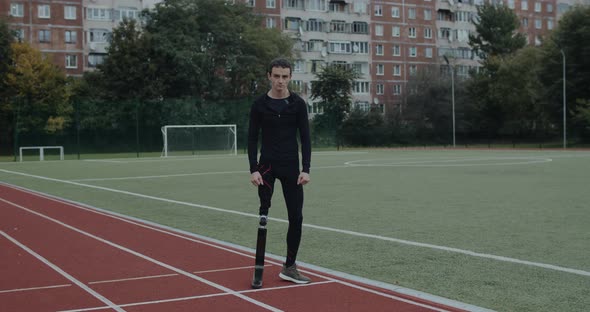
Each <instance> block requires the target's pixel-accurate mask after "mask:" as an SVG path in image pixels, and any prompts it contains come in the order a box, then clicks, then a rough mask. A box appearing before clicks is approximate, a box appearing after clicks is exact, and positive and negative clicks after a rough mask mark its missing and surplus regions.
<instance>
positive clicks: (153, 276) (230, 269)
mask: <svg viewBox="0 0 590 312" xmlns="http://www.w3.org/2000/svg"><path fill="white" fill-rule="evenodd" d="M268 266H270V265H265V267H268ZM253 268H254V266H245V267H238V268H227V269H217V270H206V271H194V272H193V273H194V274H203V273H214V272H226V271H236V270H244V269H253ZM172 276H179V275H178V274H176V273H171V274H160V275H148V276H139V277H128V278H118V279H113V280H104V281H94V282H88V284H89V285H92V284H108V283H119V282H129V281H138V280H145V279H153V278H162V277H172Z"/></svg>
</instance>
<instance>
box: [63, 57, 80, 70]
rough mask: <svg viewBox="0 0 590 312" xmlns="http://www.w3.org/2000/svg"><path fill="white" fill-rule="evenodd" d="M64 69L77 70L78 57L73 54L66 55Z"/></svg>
mask: <svg viewBox="0 0 590 312" xmlns="http://www.w3.org/2000/svg"><path fill="white" fill-rule="evenodd" d="M66 68H78V56H77V55H73V54H68V55H66Z"/></svg>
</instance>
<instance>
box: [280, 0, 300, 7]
mask: <svg viewBox="0 0 590 312" xmlns="http://www.w3.org/2000/svg"><path fill="white" fill-rule="evenodd" d="M284 4H285V7H286V8H289V9H303V2H300V1H298V0H287V1H285V2H284Z"/></svg>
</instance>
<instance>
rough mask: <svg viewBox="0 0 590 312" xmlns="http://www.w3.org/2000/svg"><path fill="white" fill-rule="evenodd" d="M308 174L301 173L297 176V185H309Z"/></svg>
mask: <svg viewBox="0 0 590 312" xmlns="http://www.w3.org/2000/svg"><path fill="white" fill-rule="evenodd" d="M309 180H310V178H309V173H307V172H302V173H300V174H299V178H298V179H297V184H301V185H305V184H307V183H309Z"/></svg>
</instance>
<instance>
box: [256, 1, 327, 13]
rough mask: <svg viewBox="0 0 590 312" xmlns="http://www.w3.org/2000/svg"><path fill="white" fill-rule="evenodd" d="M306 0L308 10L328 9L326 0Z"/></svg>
mask: <svg viewBox="0 0 590 312" xmlns="http://www.w3.org/2000/svg"><path fill="white" fill-rule="evenodd" d="M267 1H269V0H267ZM272 1H273V2H274V1H275V0H272ZM306 2H307V6H306V9H307V10H312V11H326V1H324V0H307V1H306ZM273 8H274V7H273Z"/></svg>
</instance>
